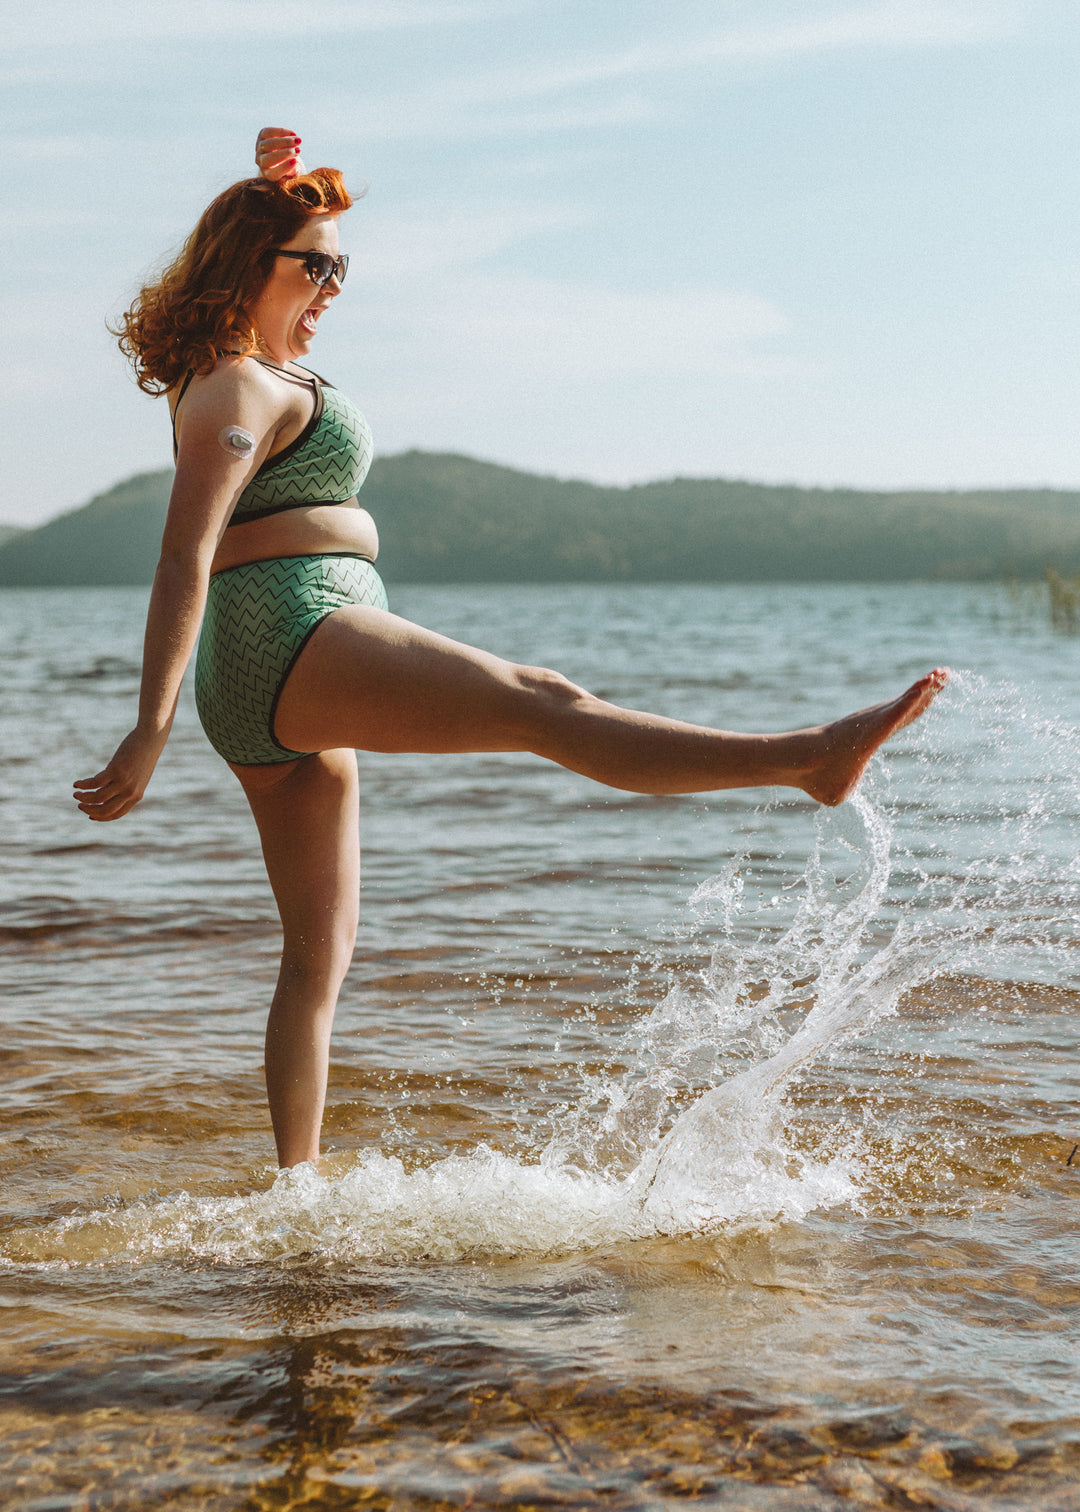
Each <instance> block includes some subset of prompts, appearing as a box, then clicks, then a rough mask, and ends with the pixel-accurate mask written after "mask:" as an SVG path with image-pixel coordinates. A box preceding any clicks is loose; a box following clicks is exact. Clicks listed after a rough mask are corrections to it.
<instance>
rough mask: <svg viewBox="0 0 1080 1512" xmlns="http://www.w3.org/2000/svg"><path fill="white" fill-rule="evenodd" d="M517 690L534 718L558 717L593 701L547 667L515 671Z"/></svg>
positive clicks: (589, 696)
mask: <svg viewBox="0 0 1080 1512" xmlns="http://www.w3.org/2000/svg"><path fill="white" fill-rule="evenodd" d="M515 672H516V674H517V686H518V689H519V691H520V692H521V693H523V694H524V695H525V700H524V702H525V704H526V706H527V707H529V709H530V712H531V713H532V714H533V716H534V717H535V715H536V713H537V711H538V712H539V713H540V715H541V717H543V716H545V715H548V716H551V715H554V716H558V715H562V714H565V713H567V712H569V711H571V710H574V709H577V708H581V707H583V706H584V705H586V704H588V703H589V702H591V701H593V695H592V694H591V693H588V692H586V690H585V689H584V688H579V687H578V685H577V683H572V682H571V681H570V679H569V678H568V677H564V676H563V674H562V673H561V672H555V671H553V670H552V668H551V667H517V668H515Z"/></svg>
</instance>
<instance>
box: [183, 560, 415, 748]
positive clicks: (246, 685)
mask: <svg viewBox="0 0 1080 1512" xmlns="http://www.w3.org/2000/svg"><path fill="white" fill-rule="evenodd" d="M346 604H369V605H371V606H372V607H374V608H376V609H385V608H386V607H387V603H386V589H385V588H384V587H383V585H382V579H381V578H380V577H379V574H378V573H377V572H376V571H375V567H374V564H373V563H372V562H371V561H370V560H369V559H368V558H367V557H362V556H355V555H336V554H335V555H331V554H325V555H318V556H292V557H272V558H270V560H268V561H265V562H245V563H244V565H243V566H241V567H228V568H226V569H225V571H224V572H215V573H214V575H213V577H212V578H211V579H210V589H209V593H208V595H207V600H206V613H205V615H204V617H203V625H202V632H201V634H200V636H199V653H198V656H197V658H196V661H195V701H196V704H197V706H198V710H199V718H200V720H201V721H202V727H203V729H204V730H205V731H206V733H207V735H208V737H209V739H210V744H211V745H212V746H213V747H214V749H215V751H217V752H218V754H219V755H221V756H224V758H225V760H226V761H235V762H237V763H239V764H241V765H244V766H270V765H272V764H274V763H276V762H281V761H292V760H294V759H295V758H296V757H297V756H307V755H310V754H311V753H310V752H308V751H290V750H289V749H288V747H287V746H283V745H282V744H281V743H280V741H278V740H277V739H276V738H275V735H274V715H275V714H276V713H277V704H278V699H279V698H280V697H281V690H282V688H283V687H284V686H285V680H286V678H287V677H288V675H289V673H290V672H291V671H292V668H293V665H294V664H295V662H296V658H297V657H298V656H299V655H300V652H301V651H302V650H303V649H304V646H305V645H306V643H307V640H308V637H309V636H310V635H311V633H312V631H313V630H315V629H316V627H317V626H318V625H320V624H321V623H322V621H323V620H324V619H325V618H326V616H327V615H328V614H332V613H333V611H334V610H335V609H341V608H344V606H345V605H346Z"/></svg>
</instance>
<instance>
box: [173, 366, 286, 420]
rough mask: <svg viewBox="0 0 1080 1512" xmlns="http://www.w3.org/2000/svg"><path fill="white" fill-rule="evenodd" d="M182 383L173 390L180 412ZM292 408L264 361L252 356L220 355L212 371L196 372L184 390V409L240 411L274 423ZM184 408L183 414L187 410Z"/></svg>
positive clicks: (201, 412) (230, 415) (227, 414)
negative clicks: (261, 361) (257, 360)
mask: <svg viewBox="0 0 1080 1512" xmlns="http://www.w3.org/2000/svg"><path fill="white" fill-rule="evenodd" d="M180 390H181V386H180V385H177V386H176V387H175V388H174V389H172V390H171V391H170V393H169V408H170V409H171V410H172V411H173V413H174V414H175V413H176V408H177V405H178V403H179V401H180ZM287 408H288V395H287V394H283V393H282V392H281V387H280V385H276V384H275V383H274V381H273V379H272V377H271V375H270V374H269V373H268V372H267V371H266V370H265V369H264V368H263V366H262V364H261V363H259V362H255V361H253V360H252V359H251V358H248V357H220V358H219V359H218V361H217V362H216V363H215V364H214V366H213V367H212V368H211V370H210V371H209V372H208V373H195V374H194V375H193V376H192V378H191V380H190V382H189V383H188V384H187V388H186V390H185V392H184V411H186V412H187V414H188V415H191V414H193V413H197V414H199V415H201V416H206V417H212V416H214V415H215V414H217V413H219V412H220V413H221V414H223V415H224V416H225V418H226V419H231V418H234V417H235V415H236V413H237V412H238V411H242V412H243V413H245V414H251V415H252V416H256V415H257V416H259V417H261V418H262V419H263V420H264V422H266V423H271V422H272V421H274V420H275V419H277V418H278V417H279V415H281V414H283V413H284V411H285V410H286V409H287ZM184 411H182V412H181V413H183V412H184Z"/></svg>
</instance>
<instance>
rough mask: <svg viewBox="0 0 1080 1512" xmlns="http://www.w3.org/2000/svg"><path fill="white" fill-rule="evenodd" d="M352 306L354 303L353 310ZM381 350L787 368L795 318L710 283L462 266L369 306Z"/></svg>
mask: <svg viewBox="0 0 1080 1512" xmlns="http://www.w3.org/2000/svg"><path fill="white" fill-rule="evenodd" d="M343 313H344V312H343ZM363 320H364V328H365V332H366V336H365V340H366V341H367V342H368V343H369V345H370V343H371V341H372V339H373V335H374V329H375V328H377V329H378V330H379V331H380V332H381V336H380V338H379V342H380V346H381V348H382V355H383V356H384V357H386V358H390V357H391V351H390V350H389V349H390V348H393V347H395V346H397V345H399V344H400V346H401V348H402V349H403V350H416V349H417V344H418V343H420V344H422V347H423V350H424V351H425V354H426V359H425V361H426V364H427V365H428V366H429V367H431V366H434V367H438V366H439V365H440V356H441V357H442V358H444V359H445V361H446V363H447V364H448V365H450V366H452V367H454V368H455V369H456V370H458V371H461V370H462V367H463V365H465V366H472V367H475V368H476V369H477V370H479V371H484V372H487V373H491V372H493V371H500V372H503V371H504V372H507V373H509V374H511V375H512V376H513V379H514V381H515V382H518V381H528V380H530V379H533V378H536V377H540V376H542V377H544V378H555V379H560V378H561V379H572V380H573V381H575V382H580V381H581V380H583V379H587V380H590V381H603V382H606V383H607V382H615V381H618V380H620V379H626V378H641V377H647V378H650V379H653V380H655V379H657V378H658V377H660V376H664V377H668V376H672V375H676V376H678V375H682V376H690V375H694V376H708V375H712V376H715V375H719V374H730V373H756V374H759V375H764V374H781V373H784V374H786V373H789V372H790V371H791V370H792V362H791V360H790V359H788V358H787V357H786V356H785V355H784V354H783V353H777V352H776V351H775V344H776V342H777V341H778V340H779V338H781V337H784V336H786V335H787V334H788V333H789V331H790V329H791V322H790V320H789V319H788V317H787V315H786V314H785V313H784V311H783V310H781V309H780V308H779V306H778V305H776V304H775V303H773V301H771V300H768V299H763V298H761V297H760V296H758V295H755V294H749V293H741V292H738V291H732V290H726V289H718V288H713V287H709V286H699V287H683V288H681V289H674V290H661V291H648V290H646V291H641V292H634V291H624V290H613V289H605V288H602V287H599V286H592V285H587V284H580V283H573V282H569V281H563V280H559V279H551V278H540V277H531V276H528V275H522V274H504V273H486V272H484V273H482V272H479V271H470V270H462V271H459V272H458V273H456V274H450V275H448V274H445V273H443V274H441V275H440V276H439V277H438V279H437V280H432V281H430V282H428V281H426V280H421V281H414V282H413V283H412V284H411V285H410V288H409V293H408V299H407V301H405V302H403V303H401V304H398V302H397V301H396V300H395V299H394V298H393V297H392V296H391V297H390V298H383V299H378V300H374V301H372V304H371V305H370V306H369V307H368V308H367V309H366V310H365V311H364V315H363Z"/></svg>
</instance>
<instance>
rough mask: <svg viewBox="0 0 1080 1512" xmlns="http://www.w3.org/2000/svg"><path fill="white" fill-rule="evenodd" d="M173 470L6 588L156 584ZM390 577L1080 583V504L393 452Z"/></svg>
mask: <svg viewBox="0 0 1080 1512" xmlns="http://www.w3.org/2000/svg"><path fill="white" fill-rule="evenodd" d="M171 477H172V473H171V471H170V470H164V471H161V472H152V473H140V474H138V475H137V476H135V477H132V478H128V479H127V480H126V481H125V482H123V483H118V484H117V485H116V486H115V487H114V488H111V489H109V490H108V492H107V493H104V494H101V495H99V496H98V497H97V498H95V499H92V500H91V501H90V502H89V503H88V504H86V505H84V506H83V507H82V508H81V509H75V510H72V511H71V512H70V513H68V514H65V515H61V516H59V517H58V518H57V519H55V520H50V521H49V522H48V524H46V525H42V526H40V527H39V528H38V529H36V530H28V531H24V532H22V533H20V534H19V535H17V536H16V537H15V538H13V539H10V540H7V541H3V542H0V586H5V587H10V586H22V587H30V586H47V585H62V584H72V585H74V584H120V583H148V582H149V581H150V579H151V577H152V576H153V569H154V563H155V560H156V557H157V548H158V541H159V538H160V534H161V526H162V522H163V520H164V517H165V507H166V501H167V497H168V489H169V484H170V481H171ZM363 502H364V504H365V505H366V506H367V508H368V509H370V510H371V512H372V514H373V515H374V516H375V519H376V522H377V524H378V527H379V533H380V537H381V539H382V553H381V556H380V561H379V565H380V568H381V569H382V571H383V573H384V575H385V577H386V578H387V580H388V581H390V582H395V581H396V582H426V583H454V582H599V581H609V582H610V581H628V582H633V581H644V582H655V581H667V582H859V581H862V582H867V581H870V582H874V581H876V582H888V581H901V580H905V579H910V578H961V579H964V578H967V579H973V578H991V577H1000V576H1002V575H1006V574H1012V573H1017V574H1019V575H1021V576H1040V575H1041V574H1042V573H1043V571H1044V569H1045V568H1046V567H1047V566H1048V565H1051V566H1055V567H1057V568H1058V569H1059V570H1060V571H1062V572H1080V493H1065V492H1059V491H1055V490H1051V489H1043V490H1039V489H1026V490H994V489H991V490H981V491H970V492H943V493H930V492H905V493H869V492H860V491H858V490H855V489H822V488H795V487H785V486H777V485H771V484H762V483H747V482H738V481H731V480H724V479H715V480H711V479H693V478H675V479H672V480H669V481H666V482H657V483H646V484H639V485H636V486H633V487H629V488H604V487H600V486H598V485H596V484H592V483H583V482H579V481H563V480H560V479H557V478H553V477H543V476H538V475H536V474H533V473H526V472H520V471H517V470H515V469H513V468H508V467H498V466H495V465H494V464H492V463H488V462H478V461H475V460H474V459H472V458H469V457H462V456H456V455H453V454H443V453H431V452H418V451H411V452H405V453H403V454H401V455H400V456H396V457H385V458H381V459H379V460H378V461H377V462H376V463H375V465H374V466H373V467H372V469H371V474H370V476H369V478H368V481H367V483H366V484H365V486H364V491H363Z"/></svg>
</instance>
